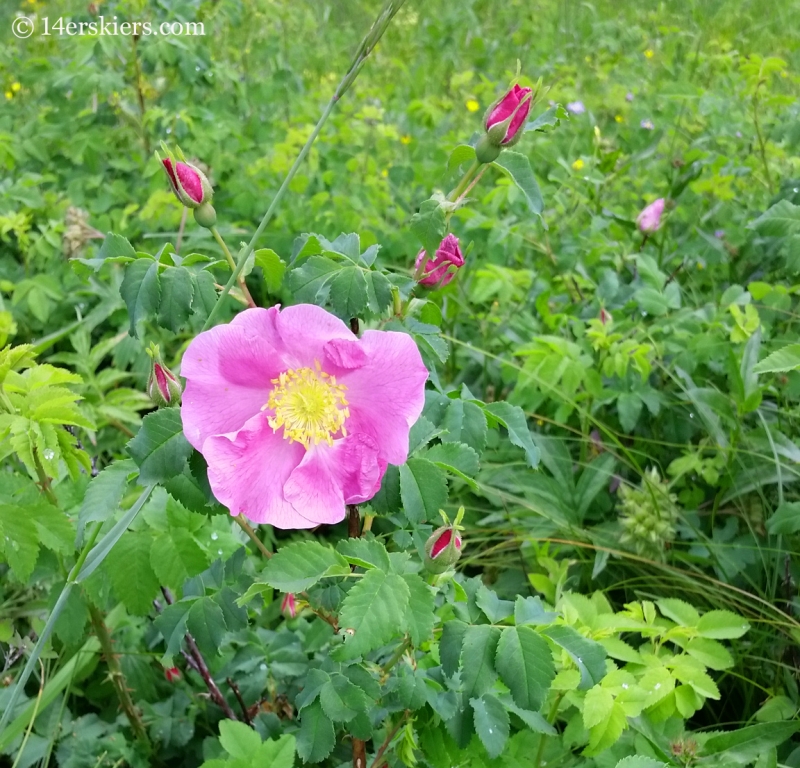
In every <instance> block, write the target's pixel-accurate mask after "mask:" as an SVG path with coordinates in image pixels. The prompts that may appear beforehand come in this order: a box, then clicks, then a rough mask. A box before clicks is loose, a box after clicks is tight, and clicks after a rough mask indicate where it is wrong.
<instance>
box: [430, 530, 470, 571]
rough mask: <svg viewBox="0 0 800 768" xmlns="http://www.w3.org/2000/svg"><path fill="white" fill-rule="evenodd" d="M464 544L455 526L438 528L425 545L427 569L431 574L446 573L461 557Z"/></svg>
mask: <svg viewBox="0 0 800 768" xmlns="http://www.w3.org/2000/svg"><path fill="white" fill-rule="evenodd" d="M462 545H463V542H462V540H461V535H460V534H459V532H458V531H457V530H456V528H455V526H452V525H443V526H442V527H441V528H437V529H436V530H435V531H434V532H433V535H432V536H431V537H430V538H429V539H428V542H427V543H426V544H425V555H426V557H425V567H426V568H427V569H428V570H429V571H430V572H431V573H444V572H445V571H446V570H447V569H448V568H452V567H453V566H454V565H455V564H456V563H457V562H458V558H459V557H461V547H462Z"/></svg>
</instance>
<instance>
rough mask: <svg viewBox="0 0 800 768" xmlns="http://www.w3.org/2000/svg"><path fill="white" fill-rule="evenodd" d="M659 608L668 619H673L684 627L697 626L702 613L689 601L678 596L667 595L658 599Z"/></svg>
mask: <svg viewBox="0 0 800 768" xmlns="http://www.w3.org/2000/svg"><path fill="white" fill-rule="evenodd" d="M656 605H657V606H658V610H659V611H661V613H662V614H663V615H664V616H666V617H667V618H668V619H672V620H673V621H674V622H675V623H676V624H680V625H681V626H682V627H696V626H697V622H698V621H700V614H699V613H698V612H697V611H696V610H695V609H694V608H693V607H692V606H691V605H689V603H685V602H684V601H683V600H679V599H678V598H677V597H667V598H662V599H661V600H657V601H656Z"/></svg>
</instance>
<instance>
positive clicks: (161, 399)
mask: <svg viewBox="0 0 800 768" xmlns="http://www.w3.org/2000/svg"><path fill="white" fill-rule="evenodd" d="M147 354H148V355H150V357H151V358H152V360H153V366H152V368H151V369H150V378H149V380H148V382H147V394H148V396H149V397H150V399H151V400H152V401H153V403H154V405H156V406H157V407H159V408H161V406H169V405H179V404H180V402H181V392H182V387H181V383H180V381H179V380H178V377H177V376H176V375H175V374H174V373H173V372H172V371H171V370H170V369H169V368H167V366H166V365H164V363H163V361H162V360H161V354H160V352H159V349H158V345H157V344H151V345H150V349H148V350H147Z"/></svg>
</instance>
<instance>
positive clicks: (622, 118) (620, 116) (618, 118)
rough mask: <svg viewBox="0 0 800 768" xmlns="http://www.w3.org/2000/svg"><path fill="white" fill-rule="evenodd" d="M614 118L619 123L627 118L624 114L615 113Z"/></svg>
mask: <svg viewBox="0 0 800 768" xmlns="http://www.w3.org/2000/svg"><path fill="white" fill-rule="evenodd" d="M614 120H616V121H617V122H618V123H624V122H625V118H624V117H623V116H622V115H614Z"/></svg>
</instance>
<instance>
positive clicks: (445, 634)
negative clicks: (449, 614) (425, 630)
mask: <svg viewBox="0 0 800 768" xmlns="http://www.w3.org/2000/svg"><path fill="white" fill-rule="evenodd" d="M468 626H469V625H468V624H466V623H465V622H463V621H459V620H458V619H454V620H452V621H448V622H445V625H444V627H443V628H442V636H441V638H440V639H439V658H440V659H441V661H442V672H444V674H445V675H446V676H447V677H452V676H453V675H454V674H455V673H456V672H458V667H459V664H460V662H461V648H462V647H463V645H464V636H465V635H466V634H467V627H468Z"/></svg>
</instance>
